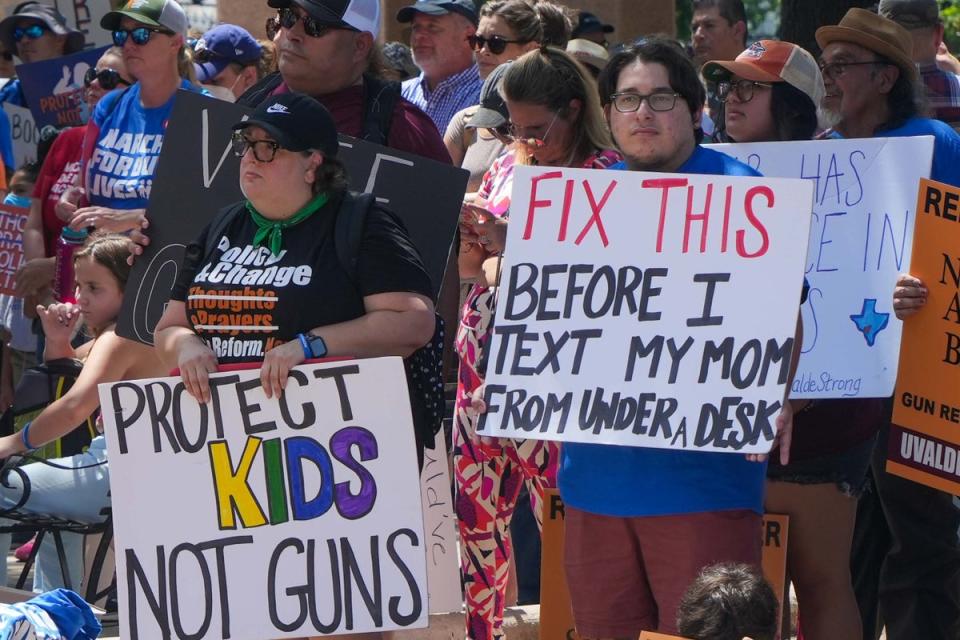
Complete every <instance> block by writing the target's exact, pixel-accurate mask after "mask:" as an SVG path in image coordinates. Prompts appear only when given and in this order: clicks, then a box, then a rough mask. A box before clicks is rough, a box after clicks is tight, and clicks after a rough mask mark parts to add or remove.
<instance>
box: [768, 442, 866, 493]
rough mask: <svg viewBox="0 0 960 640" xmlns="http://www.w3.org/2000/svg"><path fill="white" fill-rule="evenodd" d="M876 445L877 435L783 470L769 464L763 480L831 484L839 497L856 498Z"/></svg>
mask: <svg viewBox="0 0 960 640" xmlns="http://www.w3.org/2000/svg"><path fill="white" fill-rule="evenodd" d="M876 443H877V435H876V434H874V435H872V436H870V437H869V438H868V439H867V440H864V441H863V442H861V443H859V444H856V445H854V446H852V447H850V448H849V449H846V450H845V451H841V452H839V453H831V454H826V455H822V456H817V457H814V458H808V459H806V460H797V461H791V462H790V463H789V464H787V465H786V466H781V465H779V464H775V463H773V464H770V465H768V466H767V480H772V481H774V482H792V483H794V484H826V483H830V482H833V483H835V484H836V485H837V488H838V489H840V492H841V493H842V494H844V495H846V496H850V497H853V498H858V497H860V494H862V493H863V491H864V489H865V488H866V485H867V470H868V469H869V468H870V459H871V458H872V457H873V448H874V446H875V445H876Z"/></svg>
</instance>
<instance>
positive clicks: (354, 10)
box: [237, 0, 450, 162]
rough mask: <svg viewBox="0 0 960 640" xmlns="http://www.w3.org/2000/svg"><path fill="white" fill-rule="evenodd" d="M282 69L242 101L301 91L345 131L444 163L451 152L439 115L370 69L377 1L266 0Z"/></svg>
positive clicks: (254, 101) (377, 23) (256, 101)
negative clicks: (436, 122) (432, 117)
mask: <svg viewBox="0 0 960 640" xmlns="http://www.w3.org/2000/svg"><path fill="white" fill-rule="evenodd" d="M267 4H268V5H269V6H271V7H273V8H275V9H277V10H278V13H277V17H276V21H275V22H274V27H275V28H276V29H277V31H276V38H275V40H274V42H275V43H276V45H277V53H278V63H279V71H277V72H276V73H273V74H270V75H268V76H266V77H265V78H263V80H261V81H260V82H259V83H257V84H256V85H255V86H253V87H252V88H251V89H250V90H248V91H247V92H246V93H245V94H243V95H242V96H240V98H239V99H238V100H237V102H238V103H239V104H243V105H246V106H248V107H256V106H257V105H259V104H260V103H262V102H263V101H265V100H267V99H269V98H271V97H273V96H276V95H280V94H283V93H287V92H290V91H296V92H299V93H303V94H306V95H309V96H312V97H313V98H315V99H317V100H318V101H319V102H320V103H321V104H323V105H324V106H325V107H326V108H327V110H328V111H330V114H331V115H332V116H333V119H334V122H335V123H336V125H337V131H339V132H340V133H343V134H346V135H349V136H353V137H356V138H362V139H364V140H368V141H370V142H375V143H377V144H383V145H386V146H388V147H393V148H395V149H399V150H401V151H408V152H410V153H415V154H417V155H421V156H424V157H426V158H430V159H433V160H438V161H440V162H450V156H449V154H448V153H447V150H446V147H444V145H443V140H442V139H441V137H440V134H439V133H438V132H437V127H436V125H434V123H433V121H432V120H430V118H429V117H428V116H427V115H426V114H425V113H423V111H421V110H420V109H418V108H417V107H416V106H414V105H413V104H411V103H410V102H409V101H407V100H405V99H403V98H402V97H401V96H400V87H399V85H398V84H396V83H389V82H386V81H384V80H382V79H379V78H377V77H376V76H375V75H374V74H372V73H368V69H369V68H370V61H371V59H372V58H373V57H374V54H375V51H374V47H375V46H376V37H377V35H378V34H379V32H380V1H379V0H349V1H344V0H268V2H267Z"/></svg>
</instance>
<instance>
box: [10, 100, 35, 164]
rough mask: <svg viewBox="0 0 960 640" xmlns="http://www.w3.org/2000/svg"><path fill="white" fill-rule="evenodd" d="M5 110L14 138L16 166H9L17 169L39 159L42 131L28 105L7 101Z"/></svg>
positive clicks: (11, 134)
mask: <svg viewBox="0 0 960 640" xmlns="http://www.w3.org/2000/svg"><path fill="white" fill-rule="evenodd" d="M3 110H4V111H5V112H6V114H7V118H8V119H9V120H10V137H11V138H13V160H14V162H15V163H16V165H17V166H16V167H8V169H10V170H16V169H17V167H22V166H23V165H24V164H26V163H27V162H33V161H34V160H36V159H37V143H38V142H39V141H40V132H39V131H38V130H37V125H36V124H35V123H34V121H33V114H31V113H30V109H28V108H26V107H18V106H17V105H15V104H10V103H9V102H5V103H4V104H3Z"/></svg>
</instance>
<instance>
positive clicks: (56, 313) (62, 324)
mask: <svg viewBox="0 0 960 640" xmlns="http://www.w3.org/2000/svg"><path fill="white" fill-rule="evenodd" d="M37 315H38V316H39V317H40V322H41V323H43V333H44V335H45V336H46V338H47V340H48V341H49V342H52V343H55V344H69V343H70V338H71V337H73V330H74V328H75V327H76V326H77V321H78V320H79V319H80V307H78V306H77V305H75V304H73V303H71V302H55V303H53V304H51V305H48V306H46V307H44V306H43V305H37Z"/></svg>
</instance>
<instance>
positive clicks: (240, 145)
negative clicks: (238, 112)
mask: <svg viewBox="0 0 960 640" xmlns="http://www.w3.org/2000/svg"><path fill="white" fill-rule="evenodd" d="M230 144H231V146H232V147H233V155H235V156H237V157H238V158H242V157H243V155H244V154H245V153H246V152H247V149H253V157H254V158H256V159H257V162H264V163H266V162H273V159H274V158H276V157H277V151H279V150H280V149H282V148H283V147H281V146H280V143H279V142H274V141H273V140H251V139H250V138H248V137H247V136H245V135H243V133H241V132H239V131H237V132H235V133H234V134H233V136H231V138H230Z"/></svg>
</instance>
